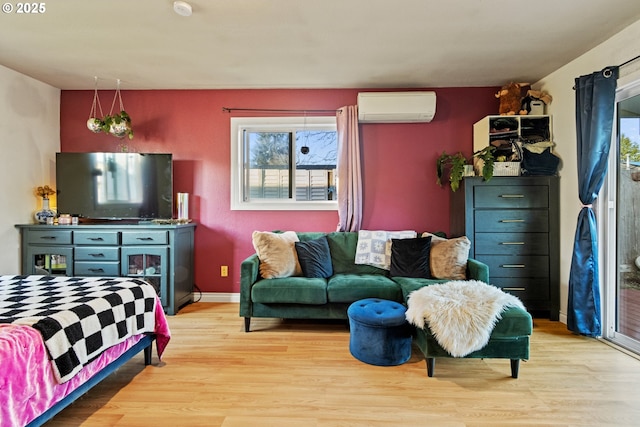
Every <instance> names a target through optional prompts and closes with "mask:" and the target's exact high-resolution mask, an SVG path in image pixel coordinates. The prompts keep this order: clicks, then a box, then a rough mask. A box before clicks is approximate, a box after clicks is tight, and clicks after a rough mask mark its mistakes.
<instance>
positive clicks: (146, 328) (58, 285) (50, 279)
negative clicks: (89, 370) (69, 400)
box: [0, 276, 157, 383]
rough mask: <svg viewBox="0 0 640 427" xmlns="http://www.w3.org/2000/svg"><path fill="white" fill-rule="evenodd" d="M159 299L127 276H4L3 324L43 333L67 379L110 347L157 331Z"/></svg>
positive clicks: (0, 287) (61, 378) (60, 375)
mask: <svg viewBox="0 0 640 427" xmlns="http://www.w3.org/2000/svg"><path fill="white" fill-rule="evenodd" d="M156 299H157V297H156V292H155V290H154V288H153V287H152V286H151V285H149V284H148V283H146V282H144V281H142V280H137V279H132V278H127V277H118V278H105V277H62V276H0V323H14V324H22V325H29V326H32V327H33V328H34V329H37V330H38V331H40V332H41V334H42V336H43V339H44V343H45V346H46V348H47V351H48V353H49V358H50V359H51V362H52V367H53V371H54V374H55V376H56V379H57V380H58V382H60V383H63V382H65V381H67V380H69V379H70V378H72V377H73V376H74V375H75V374H76V373H77V372H78V371H80V370H81V369H82V367H83V366H84V365H86V364H87V363H89V362H90V361H91V360H93V359H94V358H95V357H97V356H99V355H100V353H101V352H103V351H104V350H106V349H108V348H109V347H111V346H113V345H115V344H118V343H120V342H122V341H124V340H126V339H127V338H129V337H130V336H133V335H138V334H141V333H153V332H154V327H155V314H154V307H155V303H156Z"/></svg>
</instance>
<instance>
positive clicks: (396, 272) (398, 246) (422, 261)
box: [390, 237, 431, 279]
mask: <svg viewBox="0 0 640 427" xmlns="http://www.w3.org/2000/svg"><path fill="white" fill-rule="evenodd" d="M391 242H392V243H391V270H390V274H391V276H392V277H393V276H403V277H415V278H423V279H430V278H431V268H429V253H430V252H431V237H418V238H416V239H391Z"/></svg>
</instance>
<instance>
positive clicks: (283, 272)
mask: <svg viewBox="0 0 640 427" xmlns="http://www.w3.org/2000/svg"><path fill="white" fill-rule="evenodd" d="M251 239H252V242H253V247H254V248H255V250H256V254H257V255H258V258H259V259H260V275H261V276H262V277H264V278H265V279H275V278H277V277H289V276H300V275H301V274H302V268H300V263H299V262H298V255H297V254H296V247H295V242H298V241H299V240H298V235H297V234H296V233H295V231H285V232H284V233H271V232H268V231H254V232H253V234H252V235H251Z"/></svg>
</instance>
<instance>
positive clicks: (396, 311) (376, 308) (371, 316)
mask: <svg viewBox="0 0 640 427" xmlns="http://www.w3.org/2000/svg"><path fill="white" fill-rule="evenodd" d="M405 311H406V307H405V306H404V305H402V304H400V303H397V302H395V301H388V300H384V299H379V298H367V299H363V300H360V301H356V302H354V303H353V304H351V305H350V306H349V308H348V310H347V315H348V316H349V329H350V337H349V351H350V352H351V354H352V355H353V357H355V358H356V359H358V360H360V361H361V362H365V363H369V364H371V365H377V366H394V365H401V364H403V363H404V362H406V361H407V360H409V358H410V357H411V329H410V327H409V324H408V323H407V320H406V318H405Z"/></svg>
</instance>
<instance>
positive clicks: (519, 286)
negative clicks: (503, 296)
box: [491, 277, 550, 301]
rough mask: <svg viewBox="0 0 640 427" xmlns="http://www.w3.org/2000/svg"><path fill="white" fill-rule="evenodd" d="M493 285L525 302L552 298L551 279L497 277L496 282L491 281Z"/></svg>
mask: <svg viewBox="0 0 640 427" xmlns="http://www.w3.org/2000/svg"><path fill="white" fill-rule="evenodd" d="M491 284H492V285H494V286H497V287H499V288H501V289H502V290H503V291H505V292H509V293H510V294H512V295H515V296H517V297H518V298H520V299H521V300H523V301H527V300H548V299H549V297H550V295H549V279H547V278H546V277H542V278H539V279H534V278H530V277H524V278H513V277H496V278H495V280H494V279H491Z"/></svg>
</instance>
